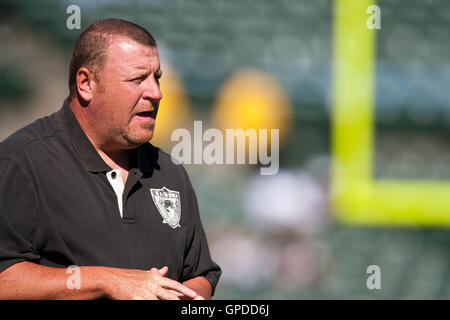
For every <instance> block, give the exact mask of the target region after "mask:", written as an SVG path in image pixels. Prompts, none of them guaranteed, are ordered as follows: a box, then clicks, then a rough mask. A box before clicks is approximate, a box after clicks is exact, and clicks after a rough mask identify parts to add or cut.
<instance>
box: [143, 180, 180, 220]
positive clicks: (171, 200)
mask: <svg viewBox="0 0 450 320" xmlns="http://www.w3.org/2000/svg"><path fill="white" fill-rule="evenodd" d="M150 193H151V195H152V199H153V202H154V203H155V205H156V208H158V211H159V213H160V214H161V216H162V217H163V223H167V224H168V225H169V226H171V227H172V228H174V229H175V228H176V227H180V218H181V200H180V193H179V192H178V191H173V190H169V189H167V188H166V187H163V188H162V189H151V188H150Z"/></svg>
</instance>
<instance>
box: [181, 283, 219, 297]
mask: <svg viewBox="0 0 450 320" xmlns="http://www.w3.org/2000/svg"><path fill="white" fill-rule="evenodd" d="M183 285H184V286H186V287H188V288H191V289H192V290H194V291H195V292H197V294H198V295H199V296H202V297H203V298H205V299H206V300H211V294H212V286H211V283H209V281H208V280H207V279H206V278H205V277H195V278H192V279H189V280H187V281H185V282H183Z"/></svg>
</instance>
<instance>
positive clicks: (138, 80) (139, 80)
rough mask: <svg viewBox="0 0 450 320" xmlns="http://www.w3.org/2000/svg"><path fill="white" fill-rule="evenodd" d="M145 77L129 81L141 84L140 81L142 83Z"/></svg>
mask: <svg viewBox="0 0 450 320" xmlns="http://www.w3.org/2000/svg"><path fill="white" fill-rule="evenodd" d="M144 79H145V77H139V78H134V79H131V81H133V82H136V83H141V82H142V81H144Z"/></svg>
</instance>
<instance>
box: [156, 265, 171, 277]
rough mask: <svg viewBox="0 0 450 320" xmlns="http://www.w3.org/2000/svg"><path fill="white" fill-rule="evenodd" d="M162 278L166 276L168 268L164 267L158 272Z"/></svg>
mask: <svg viewBox="0 0 450 320" xmlns="http://www.w3.org/2000/svg"><path fill="white" fill-rule="evenodd" d="M158 271H159V273H160V274H161V276H162V277H164V276H165V275H166V274H167V271H169V267H167V266H164V267H162V268H161V269H159V270H158Z"/></svg>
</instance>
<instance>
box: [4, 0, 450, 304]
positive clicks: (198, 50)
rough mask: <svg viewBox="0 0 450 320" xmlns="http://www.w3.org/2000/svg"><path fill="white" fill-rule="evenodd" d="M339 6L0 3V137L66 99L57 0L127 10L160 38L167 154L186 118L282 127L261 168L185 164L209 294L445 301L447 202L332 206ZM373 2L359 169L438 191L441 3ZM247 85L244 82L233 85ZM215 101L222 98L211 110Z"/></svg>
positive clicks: (447, 112) (448, 112)
mask: <svg viewBox="0 0 450 320" xmlns="http://www.w3.org/2000/svg"><path fill="white" fill-rule="evenodd" d="M351 1H352V0H337V1H332V0H314V1H306V0H303V1H297V0H280V1H268V0H259V1H256V0H255V1H250V0H210V1H201V0H152V1H140V0H133V1H125V0H102V1H95V2H94V1H88V0H84V1H75V0H74V1H44V0H39V1H23V0H20V1H12V0H11V1H2V3H1V5H0V17H1V19H0V21H1V22H0V39H1V42H0V43H1V50H0V70H1V71H0V75H1V76H0V140H3V139H4V138H6V137H7V136H8V135H9V134H11V133H12V132H14V131H15V130H17V129H18V128H20V127H22V126H23V125H25V124H27V123H30V122H31V121H33V120H34V119H36V118H38V117H40V116H44V115H47V114H50V113H52V112H54V111H56V110H57V109H59V108H60V106H61V104H62V101H63V99H64V98H65V97H66V96H67V94H68V89H67V75H68V64H69V60H70V54H71V50H72V46H73V42H74V40H75V38H76V37H77V36H78V34H79V32H80V30H69V29H68V28H67V27H66V20H67V18H68V17H69V14H67V13H66V9H67V7H68V6H69V5H72V4H76V5H78V6H79V7H80V9H81V29H84V28H86V27H87V26H88V25H89V23H90V22H92V21H94V20H97V19H100V18H106V17H117V18H123V19H127V20H131V21H133V22H136V23H138V24H140V25H142V26H144V27H146V28H148V29H149V30H150V32H152V34H153V35H154V36H155V37H156V39H157V41H158V44H159V48H160V57H161V59H162V61H163V70H164V76H163V82H162V84H161V85H162V87H163V95H164V100H163V102H162V106H161V111H160V113H161V114H160V115H159V117H160V118H159V119H158V121H157V131H156V137H155V140H157V141H158V144H159V145H161V146H162V147H163V149H165V150H166V151H167V152H169V153H170V148H171V146H172V144H171V142H170V141H169V137H170V132H171V130H172V129H174V128H178V127H187V128H189V126H192V122H193V120H203V121H204V126H203V127H204V130H205V129H206V128H208V127H221V126H228V127H229V126H230V125H231V126H232V125H235V126H236V127H255V126H262V127H269V128H270V127H274V128H276V127H280V128H281V138H282V141H281V149H280V172H279V173H278V174H277V175H275V176H260V175H259V168H258V167H257V166H255V165H226V166H224V165H222V166H207V165H186V168H187V170H188V171H189V172H190V175H191V179H192V182H193V185H194V188H195V190H196V192H197V196H198V200H199V205H200V209H201V215H202V219H203V222H204V225H205V229H206V231H207V234H208V238H209V242H210V247H211V251H212V255H213V258H214V259H215V260H216V261H217V262H218V263H219V264H220V265H221V266H222V267H223V276H222V279H221V282H220V284H219V286H218V288H217V293H216V298H217V299H241V298H244V299H310V298H317V299H349V298H356V299H411V298H419V299H448V298H450V268H449V261H450V250H449V247H450V232H449V229H448V225H449V224H450V223H449V221H450V208H448V207H447V208H443V207H442V206H444V204H445V203H448V200H447V202H445V201H443V202H442V203H439V201H438V203H434V204H433V205H434V206H435V207H436V208H437V210H438V211H439V212H440V216H439V219H437V220H435V221H434V222H433V223H423V221H424V220H426V219H422V220H421V219H417V217H411V219H410V220H408V219H406V220H408V221H409V222H408V223H402V224H397V223H394V222H395V219H392V218H386V219H384V220H383V221H377V222H376V223H372V222H371V220H370V219H367V220H366V221H365V222H364V223H354V222H352V221H353V220H352V219H346V218H345V217H346V216H348V215H347V213H346V212H342V210H341V209H342V208H339V201H337V202H335V201H333V199H334V198H333V197H334V195H333V194H334V193H333V179H334V177H335V175H333V172H332V170H333V168H336V167H337V164H336V163H337V162H338V159H337V156H336V154H335V153H334V150H336V146H335V145H333V141H334V140H333V139H334V137H333V133H334V132H335V131H333V126H334V125H335V124H336V122H335V121H336V119H335V118H334V115H335V113H334V112H333V108H334V107H335V105H336V104H335V99H334V98H335V97H336V93H335V92H333V88H334V87H335V84H333V79H336V78H333V75H334V72H335V69H333V68H334V67H335V66H336V63H337V62H336V60H335V58H336V56H334V54H333V52H335V51H334V49H333V48H334V45H335V40H336V39H335V36H336V30H335V26H336V19H337V12H338V11H337V10H336V7H337V5H338V3H340V4H341V5H342V4H344V5H345V4H350V3H351ZM357 1H359V0H354V1H353V2H357ZM363 3H370V2H369V1H367V2H363ZM377 5H378V6H379V7H380V8H381V26H382V29H380V30H377V31H376V36H375V38H374V40H373V41H374V44H375V46H374V61H373V62H374V65H373V68H374V72H373V84H374V86H373V87H374V89H373V90H374V93H373V99H372V101H373V106H374V110H373V119H372V120H373V121H372V122H371V124H370V125H371V126H372V127H373V139H372V141H373V142H372V146H373V150H372V153H371V159H370V161H371V162H372V164H373V168H372V172H371V178H372V179H374V180H375V179H379V180H383V179H385V180H389V179H395V180H401V181H403V183H404V184H405V183H406V184H408V181H410V182H411V184H412V183H416V182H417V181H428V182H430V181H431V182H433V181H437V182H439V183H441V184H442V185H443V186H444V185H445V182H446V181H448V180H449V178H450V166H449V163H450V148H449V142H448V141H449V140H448V139H449V128H450V90H449V89H450V55H449V53H450V42H449V41H448V39H447V38H448V35H449V34H450V2H449V1H447V0H434V1H431V0H430V1H420V0H414V1H407V0H397V1H386V0H383V1H377ZM363 9H364V10H363V11H362V12H361V15H362V21H364V22H365V20H366V19H367V18H368V16H369V15H368V14H367V13H366V12H365V7H364V8H363ZM366 32H367V31H366ZM371 32H373V33H375V31H371ZM347 49H348V48H347ZM349 50H350V49H349ZM352 50H353V49H352ZM354 50H356V52H358V48H354ZM350 63H351V61H350ZM364 76H366V75H365V74H363V75H362V77H363V78H364ZM246 77H249V78H246ZM252 77H253V78H252ZM335 81H336V80H335ZM246 83H247V84H250V83H252V84H254V83H256V84H257V85H256V87H255V89H254V90H247V89H248V88H247V87H248V86H247V85H246ZM352 90H353V91H354V93H355V95H357V94H359V93H358V92H360V88H358V86H355V87H354V88H351V90H350V91H349V92H350V94H351V92H352ZM244 93H245V94H244ZM244 95H245V99H243V98H242V97H243V96H244ZM224 96H225V97H226V96H228V97H230V96H231V97H234V99H231V100H226V101H233V100H234V102H233V103H235V104H233V103H231V105H226V104H225V107H224V103H223V101H222V100H221V99H225V98H223V97H224ZM274 99H275V100H274ZM227 107H228V108H229V109H227ZM224 108H225V109H224ZM255 119H256V120H255ZM255 121H256V122H255ZM258 121H259V122H258ZM350 137H351V135H350ZM352 143H353V142H352V140H351V139H350V140H348V145H351V144H352ZM441 184H439V185H438V186H440V185H441ZM446 188H447V189H448V187H446ZM447 189H446V190H447ZM448 197H450V194H448ZM349 198H350V199H346V201H347V204H350V207H351V205H352V201H353V200H352V197H351V196H350V197H349ZM385 200H386V199H385ZM388 200H389V199H388ZM408 200H410V199H409V198H408V197H406V198H405V201H408ZM354 201H359V200H357V199H356V197H355V200H354ZM393 201H394V200H393ZM423 201H427V200H426V199H424V200H423ZM0 210H1V209H0ZM374 210H375V209H374ZM376 210H382V209H380V208H377V209H376ZM386 210H388V209H386ZM337 211H341V212H340V214H339V215H337V214H336V212H337ZM351 214H356V215H358V214H359V215H361V214H362V213H361V212H357V210H356V211H355V212H352V213H351ZM377 214H381V215H383V216H386V217H392V215H391V213H389V212H377ZM421 214H422V216H426V215H427V214H430V215H431V214H433V212H430V213H428V212H422V213H421ZM393 215H394V216H395V212H394V213H393ZM403 218H405V217H403ZM406 218H408V217H406ZM362 220H364V219H362ZM390 222H392V223H390ZM370 265H378V266H380V269H381V289H380V290H369V289H368V288H367V286H366V280H367V278H368V277H369V276H370V274H367V273H366V269H367V267H368V266H370Z"/></svg>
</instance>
